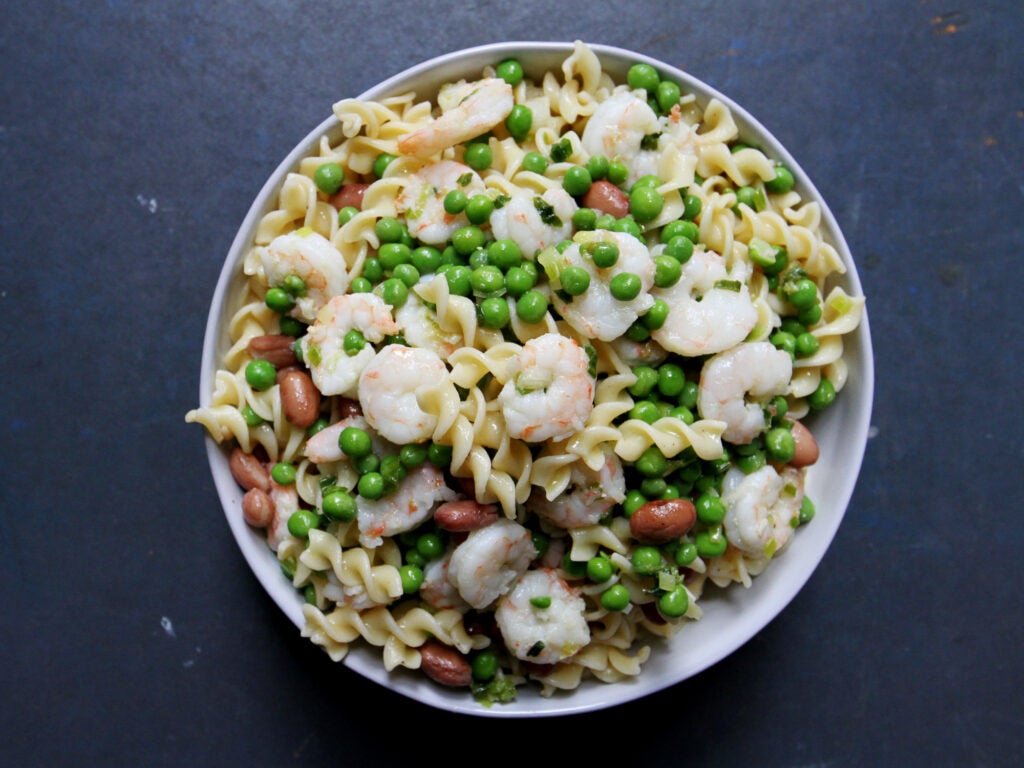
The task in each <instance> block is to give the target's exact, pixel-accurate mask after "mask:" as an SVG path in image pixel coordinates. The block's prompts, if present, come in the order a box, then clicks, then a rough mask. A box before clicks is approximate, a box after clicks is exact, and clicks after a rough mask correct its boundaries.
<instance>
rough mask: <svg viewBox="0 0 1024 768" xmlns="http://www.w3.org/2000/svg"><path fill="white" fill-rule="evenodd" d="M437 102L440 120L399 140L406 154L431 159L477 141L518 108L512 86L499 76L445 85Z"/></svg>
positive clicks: (400, 149)
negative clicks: (471, 141) (456, 146)
mask: <svg viewBox="0 0 1024 768" xmlns="http://www.w3.org/2000/svg"><path fill="white" fill-rule="evenodd" d="M437 103H438V105H439V106H440V107H441V114H440V116H439V117H437V118H435V119H434V120H433V121H431V122H430V123H427V124H426V125H424V126H423V127H422V128H418V129H416V130H415V131H412V132H411V133H407V134H405V135H404V136H402V137H401V138H400V139H399V140H398V151H399V152H401V153H402V154H403V155H416V156H417V157H428V156H430V155H432V154H434V153H435V152H440V151H441V150H443V149H447V148H448V147H454V146H455V145H456V144H460V143H462V142H464V141H469V140H470V139H474V138H476V137H477V136H479V135H480V134H482V133H486V132H487V131H489V130H491V128H494V127H495V126H496V125H498V124H500V123H501V122H502V121H503V120H504V119H505V118H506V117H508V114H509V112H511V111H512V107H513V106H515V100H514V98H513V96H512V86H510V85H509V84H508V83H506V82H505V81H504V80H502V79H501V78H500V77H485V78H483V79H482V80H476V81H474V82H469V83H456V84H452V85H447V86H444V87H442V89H441V92H440V93H438V94H437Z"/></svg>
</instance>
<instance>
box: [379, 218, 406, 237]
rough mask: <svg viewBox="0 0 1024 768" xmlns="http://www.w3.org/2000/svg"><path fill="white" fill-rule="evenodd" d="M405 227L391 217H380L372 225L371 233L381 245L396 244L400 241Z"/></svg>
mask: <svg viewBox="0 0 1024 768" xmlns="http://www.w3.org/2000/svg"><path fill="white" fill-rule="evenodd" d="M404 230H405V227H404V226H403V225H402V222H400V221H399V220H398V219H396V218H394V217H393V216H382V217H381V218H379V219H377V221H376V222H375V223H374V225H373V231H374V233H376V235H377V237H378V238H379V239H380V241H381V242H382V243H397V242H400V241H401V240H402V235H403V234H404Z"/></svg>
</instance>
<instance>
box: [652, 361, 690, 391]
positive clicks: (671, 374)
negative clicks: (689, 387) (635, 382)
mask: <svg viewBox="0 0 1024 768" xmlns="http://www.w3.org/2000/svg"><path fill="white" fill-rule="evenodd" d="M685 386H686V372H685V371H683V369H682V368H681V367H680V366H678V365H676V364H675V363H664V364H662V365H661V366H660V367H659V368H658V391H659V392H660V393H661V394H663V395H664V396H665V397H676V398H678V397H679V396H680V395H681V394H682V393H683V387H685Z"/></svg>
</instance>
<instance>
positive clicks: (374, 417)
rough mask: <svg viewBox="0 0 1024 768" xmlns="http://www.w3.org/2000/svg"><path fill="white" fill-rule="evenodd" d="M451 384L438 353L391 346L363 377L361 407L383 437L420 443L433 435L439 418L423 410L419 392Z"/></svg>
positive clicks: (366, 370) (380, 353)
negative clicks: (418, 396) (418, 397)
mask: <svg viewBox="0 0 1024 768" xmlns="http://www.w3.org/2000/svg"><path fill="white" fill-rule="evenodd" d="M450 382H451V377H450V375H449V373H448V369H447V368H446V367H445V364H444V362H443V361H442V360H441V358H440V357H439V356H438V355H437V353H436V352H432V351H430V350H429V349H420V348H417V347H407V346H404V345H402V344H388V345H387V346H386V347H384V348H383V349H382V350H381V351H380V352H378V353H377V354H376V355H375V356H374V358H373V359H372V360H371V361H370V362H369V364H367V366H366V368H364V369H363V373H362V375H361V376H360V377H359V404H360V406H361V407H362V409H363V415H364V416H366V420H367V421H368V422H369V423H370V426H371V427H373V428H374V429H375V430H377V432H378V433H380V435H381V437H383V438H385V439H386V440H390V441H391V442H392V443H395V444H396V445H404V444H406V443H420V442H423V441H424V440H427V439H428V438H429V437H430V436H431V435H432V434H433V432H434V428H435V427H436V426H437V416H436V415H435V414H432V413H427V412H426V411H424V410H423V409H422V408H421V407H420V405H419V401H418V400H417V397H416V392H417V390H419V389H420V388H421V387H424V388H428V387H440V386H443V385H445V384H449V383H450Z"/></svg>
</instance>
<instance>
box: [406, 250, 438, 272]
mask: <svg viewBox="0 0 1024 768" xmlns="http://www.w3.org/2000/svg"><path fill="white" fill-rule="evenodd" d="M410 260H411V262H412V265H413V266H414V267H416V269H418V270H419V271H420V272H421V273H422V274H429V273H430V272H434V271H435V270H436V269H437V268H438V267H439V266H441V252H440V251H439V250H438V249H437V248H434V247H433V246H430V245H421V246H419V247H418V248H415V249H413V251H412V254H411V255H410Z"/></svg>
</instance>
